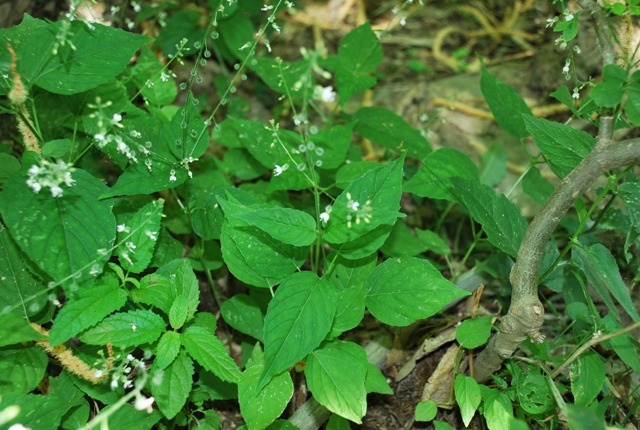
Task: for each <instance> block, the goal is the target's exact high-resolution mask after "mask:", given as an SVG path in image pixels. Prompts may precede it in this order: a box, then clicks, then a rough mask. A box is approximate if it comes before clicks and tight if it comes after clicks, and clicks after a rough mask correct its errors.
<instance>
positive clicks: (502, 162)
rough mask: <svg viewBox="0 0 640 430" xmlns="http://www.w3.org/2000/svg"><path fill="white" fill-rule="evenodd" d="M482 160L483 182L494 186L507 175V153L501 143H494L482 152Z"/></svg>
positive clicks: (481, 180)
mask: <svg viewBox="0 0 640 430" xmlns="http://www.w3.org/2000/svg"><path fill="white" fill-rule="evenodd" d="M480 161H481V162H482V163H481V165H482V168H481V169H480V182H481V183H483V184H485V185H488V186H490V187H492V186H494V185H496V184H499V183H500V181H502V180H503V179H504V177H505V176H506V175H507V154H506V153H505V151H504V147H503V146H502V145H500V144H499V143H494V144H493V145H491V146H490V147H489V150H488V151H487V152H485V153H483V154H480Z"/></svg>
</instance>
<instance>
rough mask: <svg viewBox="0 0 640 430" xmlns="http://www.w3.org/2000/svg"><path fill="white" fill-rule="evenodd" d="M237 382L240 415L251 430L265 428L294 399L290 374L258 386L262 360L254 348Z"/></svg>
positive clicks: (262, 364) (262, 366)
mask: <svg viewBox="0 0 640 430" xmlns="http://www.w3.org/2000/svg"><path fill="white" fill-rule="evenodd" d="M256 355H259V356H260V357H259V359H258V360H255V359H254V360H251V361H250V362H249V364H248V365H247V368H246V370H245V371H244V373H243V374H242V376H241V377H240V382H239V383H238V401H239V403H240V412H242V417H243V418H244V420H245V421H246V423H247V428H248V429H250V430H262V429H265V428H267V427H268V426H269V425H270V424H271V423H272V422H274V421H275V420H276V418H278V417H279V416H280V415H281V414H282V412H283V411H284V409H285V408H286V407H287V404H288V403H289V400H291V397H292V396H293V381H292V380H291V375H289V374H288V373H283V374H281V375H278V376H276V377H274V378H273V379H272V380H271V381H269V383H268V384H267V385H265V386H264V388H262V389H260V388H259V387H258V384H259V382H260V378H261V376H262V373H263V371H264V357H263V356H262V351H261V350H260V347H256V348H254V352H253V356H254V358H255V357H256Z"/></svg>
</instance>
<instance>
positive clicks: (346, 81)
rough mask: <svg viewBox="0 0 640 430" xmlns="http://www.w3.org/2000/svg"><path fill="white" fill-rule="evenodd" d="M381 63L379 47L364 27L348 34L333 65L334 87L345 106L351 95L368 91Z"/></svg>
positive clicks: (380, 49)
mask: <svg viewBox="0 0 640 430" xmlns="http://www.w3.org/2000/svg"><path fill="white" fill-rule="evenodd" d="M381 62H382V45H380V41H379V40H378V38H377V37H376V35H375V33H374V32H373V31H372V30H371V24H369V23H368V22H366V23H364V24H363V25H361V26H360V27H357V28H355V29H353V30H351V31H350V32H349V34H347V35H346V36H345V37H344V38H343V39H342V42H340V46H339V47H338V56H337V64H336V87H337V89H338V94H339V95H340V101H341V104H344V103H345V102H346V101H347V100H348V99H349V98H350V97H351V96H352V95H353V94H355V93H358V92H360V91H364V90H366V89H369V88H371V87H372V86H374V85H375V83H376V78H375V77H374V76H371V73H372V72H374V71H375V70H376V69H377V68H378V66H379V65H380V63H381Z"/></svg>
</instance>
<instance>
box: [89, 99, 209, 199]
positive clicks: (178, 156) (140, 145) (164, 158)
mask: <svg viewBox="0 0 640 430" xmlns="http://www.w3.org/2000/svg"><path fill="white" fill-rule="evenodd" d="M193 100H194V98H193V95H192V94H189V95H188V97H187V101H186V102H185V104H184V105H183V107H182V108H180V110H178V112H176V113H175V114H174V115H173V117H172V118H171V121H170V122H169V123H166V122H163V121H161V120H160V119H158V118H157V117H155V116H150V115H148V116H145V115H140V116H137V117H134V118H132V119H126V118H125V119H124V120H123V121H122V125H123V127H124V128H123V131H122V132H123V134H126V135H127V136H137V137H128V139H131V140H132V141H133V142H132V143H133V144H131V143H130V144H129V146H130V149H131V150H132V151H134V154H136V155H137V162H132V163H130V164H129V166H128V167H127V168H126V169H125V170H124V172H122V174H121V175H120V176H119V177H118V180H117V181H116V183H115V184H114V185H113V187H111V189H109V190H108V191H107V192H105V193H104V194H103V195H102V198H106V197H114V196H122V195H136V194H151V193H154V192H156V191H162V190H165V189H169V188H175V187H177V186H178V185H181V184H183V183H184V182H185V181H187V179H189V178H190V174H189V172H190V170H189V164H190V163H191V162H192V161H193V160H195V159H196V158H198V157H200V156H201V155H202V154H204V151H206V149H207V147H208V146H209V138H208V135H207V129H206V127H205V125H204V120H203V119H202V117H201V116H200V114H199V113H198V111H197V109H196V106H195V105H194V103H193Z"/></svg>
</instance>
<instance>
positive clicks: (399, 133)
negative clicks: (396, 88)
mask: <svg viewBox="0 0 640 430" xmlns="http://www.w3.org/2000/svg"><path fill="white" fill-rule="evenodd" d="M353 119H354V120H355V121H356V126H355V131H356V132H358V133H359V134H361V135H362V136H364V137H366V138H367V139H370V140H371V141H373V142H375V143H377V144H378V145H380V146H383V147H385V148H387V149H390V150H392V151H396V152H401V151H406V152H407V156H408V157H410V158H416V159H418V160H422V159H423V158H424V157H425V156H426V155H427V154H429V153H430V152H431V145H430V144H429V141H428V140H427V139H426V138H425V137H424V136H423V135H422V134H421V133H420V132H419V131H418V130H416V129H415V128H413V127H412V126H411V125H410V124H409V123H408V122H406V121H405V120H404V119H402V117H400V116H398V115H396V114H395V113H393V112H391V111H390V110H388V109H385V108H380V107H363V108H360V109H359V110H358V111H357V112H356V113H355V114H354V115H353Z"/></svg>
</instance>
